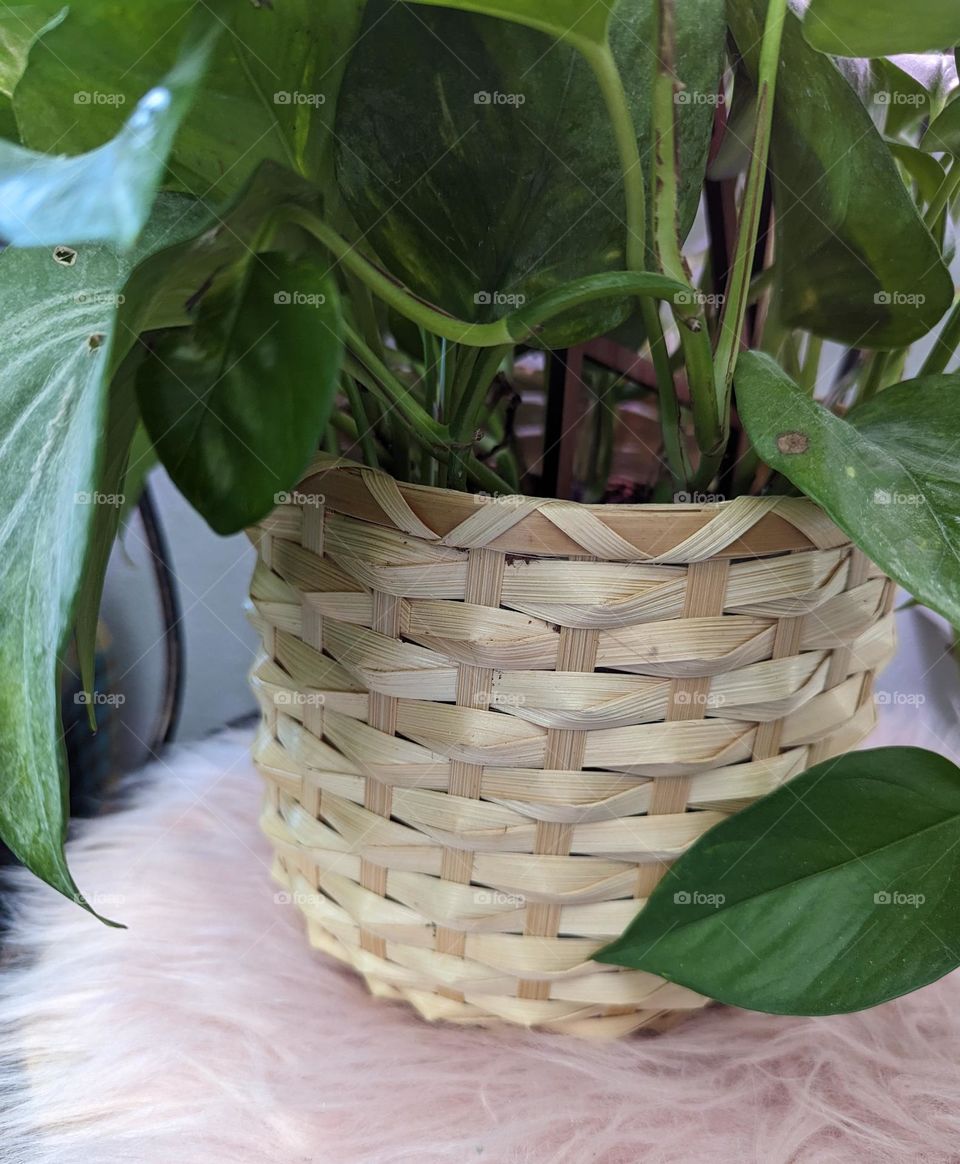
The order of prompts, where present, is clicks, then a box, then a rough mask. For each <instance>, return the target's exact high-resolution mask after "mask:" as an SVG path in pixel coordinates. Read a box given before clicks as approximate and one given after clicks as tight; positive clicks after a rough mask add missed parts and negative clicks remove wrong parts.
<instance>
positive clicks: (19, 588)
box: [0, 198, 182, 897]
mask: <svg viewBox="0 0 960 1164" xmlns="http://www.w3.org/2000/svg"><path fill="white" fill-rule="evenodd" d="M181 217H182V205H181V201H180V200H179V199H175V200H172V201H171V200H167V199H163V198H162V199H161V200H159V201H158V203H157V206H156V209H155V211H154V215H153V217H152V218H151V220H150V222H149V224H148V226H147V228H146V230H145V231H144V234H143V237H142V239H141V241H140V243H139V244H138V247H137V250H136V251H135V252H134V253H133V254H131V255H129V256H119V255H118V254H117V253H116V252H115V251H113V250H112V249H110V248H109V247H106V246H89V247H80V248H78V250H77V252H76V253H75V255H74V257H73V261H72V262H71V263H69V264H66V263H64V262H62V261H57V260H56V259H55V258H54V253H53V248H48V247H44V248H41V249H30V250H21V249H18V248H13V247H9V248H7V249H6V250H5V251H3V253H2V254H0V313H2V316H3V319H4V329H3V336H2V339H0V360H2V364H3V367H4V382H3V392H2V394H0V464H2V467H3V468H2V474H0V491H2V498H0V512H2V513H3V519H2V522H0V607H2V609H3V612H4V616H3V619H2V620H0V836H2V838H3V840H4V841H5V842H6V843H7V845H9V847H10V848H11V849H12V850H13V852H14V853H16V854H17V856H18V857H19V858H20V859H21V860H22V861H23V862H24V863H25V864H26V865H28V866H29V868H31V869H32V870H33V871H34V873H36V874H37V875H38V876H40V877H42V878H43V879H44V880H45V881H47V882H49V883H50V884H51V885H53V886H54V887H55V888H56V889H59V890H60V892H61V893H64V894H67V895H68V896H70V897H73V896H75V894H76V892H77V891H76V887H75V885H74V883H73V880H72V878H71V876H70V873H69V872H68V870H67V866H66V863H65V860H64V856H63V838H64V833H65V829H66V817H67V806H66V805H67V802H66V787H65V775H64V769H63V764H62V754H61V752H62V749H61V745H60V740H59V731H58V725H59V706H58V693H57V692H58V684H57V680H58V670H59V667H58V660H57V653H58V650H59V648H60V646H61V645H62V644H63V642H64V640H65V638H66V635H67V632H68V630H69V627H70V625H71V618H72V612H73V605H74V596H75V594H76V591H77V585H78V578H79V575H80V570H81V567H82V564H83V560H84V556H85V553H86V547H87V540H88V536H89V532H90V528H91V524H92V522H93V514H94V511H95V510H96V508H97V504H98V503H99V502H101V501H102V502H103V503H104V504H109V499H103V498H101V497H99V496H98V482H99V478H98V473H97V462H98V449H99V442H100V433H101V430H102V425H103V421H104V409H105V395H106V393H105V387H106V382H107V376H106V372H107V369H108V366H109V362H110V349H111V344H112V342H113V335H114V329H115V317H116V308H117V296H118V294H119V293H120V289H121V288H122V286H123V283H124V280H125V279H126V277H127V274H128V271H129V268H130V266H131V264H132V263H133V262H135V261H136V260H137V259H138V258H141V257H142V256H143V255H144V254H145V253H147V251H148V250H149V249H150V248H151V247H155V246H160V245H163V244H164V243H165V242H168V241H171V240H172V238H173V237H175V231H176V229H177V223H178V221H179V220H180V218H181Z"/></svg>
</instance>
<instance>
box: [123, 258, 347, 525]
mask: <svg viewBox="0 0 960 1164" xmlns="http://www.w3.org/2000/svg"><path fill="white" fill-rule="evenodd" d="M150 348H151V351H150V354H149V356H148V358H147V359H146V360H145V361H144V363H143V365H142V367H141V368H140V371H139V373H138V377H137V392H138V396H139V400H140V411H141V415H142V416H143V421H144V424H145V425H146V427H147V431H148V433H149V434H150V437H151V438H152V440H153V443H154V445H155V447H156V450H157V453H158V455H159V457H160V459H161V461H162V462H163V464H164V465H165V466H166V469H167V471H168V473H169V474H170V476H171V477H172V478H173V480H174V482H175V483H176V485H177V486H178V488H179V489H180V490H181V492H182V493H183V494H184V496H185V497H186V498H187V500H188V501H190V503H191V504H192V505H193V506H194V507H195V508H196V509H197V510H198V511H199V512H200V513H201V514H202V515H203V517H205V518H206V520H207V521H208V522H209V523H210V525H211V526H212V527H213V529H215V530H216V531H217V532H218V533H223V534H226V533H234V532H236V531H237V530H240V529H243V528H244V527H246V526H248V525H251V524H253V523H254V522H255V521H258V520H259V519H260V518H262V517H264V516H265V515H266V514H267V513H268V512H269V511H270V510H271V509H272V508H273V507H274V506H275V505H276V504H277V495H278V494H279V493H282V492H284V491H286V490H289V489H291V488H292V487H293V486H294V485H295V484H296V482H297V480H298V477H299V474H300V473H301V472H302V470H303V469H304V468H305V466H306V464H307V462H308V460H309V459H310V456H311V454H312V453H314V452H315V451H316V448H317V445H318V442H319V440H320V438H321V436H322V435H323V431H324V427H325V425H326V422H327V418H328V416H329V413H330V409H331V406H332V404H333V399H334V396H335V394H336V387H337V377H338V375H339V370H340V359H341V340H340V321H339V312H338V306H337V296H336V289H335V286H334V284H333V281H332V280H331V279H330V278H329V277H327V276H325V275H324V274H323V273H322V267H321V266H319V265H318V264H317V263H316V262H315V261H310V262H306V261H302V260H291V259H288V258H286V257H285V256H284V255H282V254H279V253H274V252H271V253H268V254H261V255H257V256H255V257H253V258H251V259H249V260H247V261H241V262H238V263H236V264H234V265H233V266H232V267H230V268H228V269H227V270H225V271H223V272H222V273H221V274H220V275H219V276H218V277H217V279H216V280H215V281H214V283H213V284H212V286H211V287H210V288H209V289H208V290H207V291H206V292H205V293H204V295H203V297H202V298H201V300H200V304H199V307H198V308H197V311H196V322H195V323H194V325H193V326H192V327H189V328H179V329H175V330H173V331H170V332H167V333H163V334H161V335H159V336H156V337H154V338H153V339H152V340H151V342H150Z"/></svg>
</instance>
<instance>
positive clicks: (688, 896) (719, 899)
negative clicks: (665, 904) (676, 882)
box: [673, 889, 727, 909]
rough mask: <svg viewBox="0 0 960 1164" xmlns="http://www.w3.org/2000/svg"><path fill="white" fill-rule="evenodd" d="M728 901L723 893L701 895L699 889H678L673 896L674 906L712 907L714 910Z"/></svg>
mask: <svg viewBox="0 0 960 1164" xmlns="http://www.w3.org/2000/svg"><path fill="white" fill-rule="evenodd" d="M726 900H727V899H726V897H725V896H724V895H723V894H722V893H701V892H700V890H699V889H678V890H677V892H676V893H675V894H674V895H673V904H674V905H711V906H713V908H714V909H719V908H720V906H721V905H723V903H724V902H725V901H726Z"/></svg>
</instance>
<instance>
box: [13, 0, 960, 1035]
mask: <svg viewBox="0 0 960 1164" xmlns="http://www.w3.org/2000/svg"><path fill="white" fill-rule="evenodd" d="M958 41H960V10H958V9H957V6H956V3H955V0H916V2H915V3H913V4H910V5H903V4H902V3H901V2H900V0H883V2H882V3H881V2H880V0H877V2H876V3H873V4H871V5H869V6H865V5H864V4H863V3H862V0H812V3H811V4H810V6H809V8H808V9H807V10H806V11H803V12H801V11H795V10H794V9H792V8H790V7H789V6H788V3H787V0H726V2H724V0H682V2H677V0H411V2H409V3H399V2H395V0H367V2H366V3H365V2H364V0H324V2H323V3H319V0H206V2H199V3H192V2H190V0H151V3H146V2H145V0H136V2H133V3H128V4H126V5H123V6H120V5H117V4H113V3H109V2H108V0H84V3H83V4H79V3H77V4H73V5H71V6H69V7H68V8H64V7H62V6H61V4H59V3H46V2H43V0H40V2H37V3H32V4H29V5H26V6H23V7H18V8H12V9H11V8H6V9H4V10H3V14H2V15H0V128H2V132H3V134H4V136H5V138H6V140H5V141H4V142H2V143H0V236H2V238H3V240H4V241H5V242H6V243H7V244H8V245H7V246H6V248H5V249H4V250H3V252H2V254H0V302H2V306H3V318H4V328H3V331H2V333H0V353H2V357H3V366H4V372H3V382H2V390H0V447H2V451H3V460H2V469H0V490H2V499H3V505H2V514H0V550H2V552H0V596H2V601H3V607H4V618H3V623H2V627H0V836H2V838H3V839H4V840H5V841H6V842H7V844H8V845H9V846H10V847H11V848H12V849H13V850H14V851H15V852H16V853H17V854H18V855H19V857H20V858H21V859H22V860H23V861H24V862H25V863H26V864H27V865H28V866H29V867H30V868H31V869H32V870H33V871H34V872H35V873H36V874H38V875H39V876H40V877H42V878H44V879H45V880H46V881H48V882H49V883H50V884H51V885H53V886H55V887H56V888H57V889H59V890H60V891H62V892H63V893H65V894H68V895H70V896H72V897H75V898H76V899H77V900H78V901H80V902H83V898H82V897H81V895H80V894H79V892H78V891H77V889H76V887H75V885H74V883H73V880H72V878H71V876H70V873H69V871H68V868H67V865H66V862H65V859H64V854H63V839H64V834H65V826H66V809H65V805H66V797H65V788H64V779H65V778H64V774H63V764H62V756H61V747H60V742H59V733H58V714H57V701H56V681H57V674H58V666H59V664H58V657H59V652H60V650H61V648H62V646H63V644H64V642H65V640H66V638H67V637H68V636H70V635H75V636H76V639H77V642H78V645H79V648H80V657H81V659H82V660H83V665H84V667H85V672H86V675H85V678H87V681H88V682H92V680H90V679H89V675H90V672H91V670H92V666H91V659H92V647H93V638H94V630H95V623H96V618H97V612H98V604H99V598H100V590H101V586H102V581H103V576H104V572H105V568H106V561H107V556H108V553H109V550H110V546H111V544H112V541H113V539H114V536H115V534H116V530H117V522H118V512H119V510H118V507H117V506H116V505H112V504H110V503H109V501H110V499H111V498H117V497H119V496H121V495H123V494H124V492H125V490H130V489H132V488H134V482H135V480H137V479H138V478H139V477H141V476H142V473H143V468H144V465H145V463H148V462H149V457H150V456H153V455H155V456H156V457H157V458H159V460H160V461H161V462H162V463H163V465H164V466H165V467H166V469H167V470H168V472H169V474H170V476H171V477H172V478H173V480H174V481H175V482H176V484H177V485H178V486H179V488H180V489H181V491H182V492H183V494H184V495H185V496H186V498H187V499H188V500H189V501H190V502H191V503H192V504H193V505H194V506H195V507H196V509H197V510H198V511H199V512H200V513H201V514H202V515H203V516H204V517H205V518H206V520H207V521H208V522H209V524H210V525H211V526H212V527H213V529H214V530H216V531H218V532H219V533H230V532H233V531H237V530H240V529H243V528H244V527H246V526H249V525H250V524H252V523H254V522H256V521H257V520H259V519H260V518H262V517H263V516H264V515H265V514H266V513H267V512H269V510H270V509H271V508H272V507H273V505H274V504H275V500H276V498H277V495H278V494H279V493H282V492H283V491H284V490H289V489H291V488H292V487H293V486H294V485H295V483H296V481H297V478H298V474H299V473H301V472H302V470H303V469H304V467H305V465H306V463H307V461H308V460H309V458H310V456H311V455H312V453H313V452H314V451H315V450H316V449H317V448H318V447H324V448H328V449H330V450H331V451H336V450H341V449H344V448H349V449H351V450H352V451H353V455H354V456H361V457H362V458H363V459H364V460H365V461H366V462H367V463H369V464H371V465H375V466H380V467H382V468H384V469H386V470H388V471H390V472H392V473H393V474H394V475H396V476H397V477H399V478H401V479H405V480H416V481H425V482H430V483H435V484H441V485H447V486H450V487H453V488H459V489H474V490H477V489H479V490H484V491H493V492H497V493H510V492H515V491H517V490H518V489H520V488H521V487H522V486H523V485H524V484H526V483H527V482H526V480H525V479H524V477H523V473H522V466H521V465H520V463H519V460H518V456H517V452H516V447H515V443H514V442H513V441H512V440H511V424H510V415H509V413H510V409H511V408H512V407H514V406H515V401H513V402H512V403H511V400H512V395H513V394H512V393H511V391H510V390H509V383H510V378H511V375H512V369H513V367H514V361H515V359H516V357H517V355H518V353H520V352H527V353H529V352H542V353H545V357H544V358H545V359H546V362H547V365H548V367H549V366H550V364H551V362H552V361H553V360H555V359H557V358H558V353H562V351H563V350H565V349H569V348H570V347H571V346H573V345H578V344H583V343H585V342H586V341H589V340H593V339H595V338H596V337H601V336H609V335H611V334H617V335H619V336H621V337H623V336H627V337H629V339H628V340H625V341H624V342H629V343H631V344H632V345H633V347H634V349H635V350H642V351H643V352H645V353H646V354H647V356H648V358H649V362H650V364H651V365H652V368H653V382H654V385H655V391H656V393H657V396H658V401H659V425H660V429H661V437H662V452H663V457H662V465H658V468H657V471H656V475H657V485H656V490H655V495H656V496H658V497H664V496H666V497H669V496H671V495H676V494H678V493H681V494H682V493H686V492H689V491H710V490H714V491H718V492H720V491H722V492H724V493H725V494H726V495H728V496H729V495H732V494H733V493H735V492H737V491H740V492H749V491H758V490H760V489H768V490H770V489H779V490H790V489H792V490H799V491H802V492H803V493H805V494H807V495H808V496H809V497H811V498H812V499H813V500H814V501H816V502H817V503H819V504H820V505H821V506H822V507H823V508H824V509H825V510H826V511H827V513H828V514H830V516H831V517H832V518H833V519H834V520H835V521H836V522H837V524H838V525H839V526H840V527H841V528H842V529H843V530H844V531H846V533H847V534H848V535H849V536H850V537H851V538H852V539H853V541H854V542H855V543H856V544H857V545H859V546H860V547H862V549H863V550H864V551H865V552H866V553H867V554H868V555H870V557H871V558H873V560H874V561H876V562H877V563H878V564H879V565H880V566H881V567H882V568H883V569H884V570H886V571H887V572H888V573H889V574H890V575H891V576H892V577H893V578H894V579H896V580H897V581H898V582H899V583H901V584H902V585H903V586H904V587H906V588H907V589H908V590H909V591H910V592H911V593H912V594H913V595H915V596H916V598H917V599H918V600H919V601H920V602H923V603H926V604H927V605H928V606H930V607H931V608H932V609H933V610H936V611H938V612H939V613H941V614H942V615H944V616H946V618H947V619H948V620H950V621H951V622H952V623H953V624H955V625H957V624H960V522H958V514H960V469H958V464H960V462H958V457H957V448H958V440H960V376H958V375H957V374H950V373H949V372H948V371H947V369H948V367H949V365H950V361H951V359H952V356H953V353H954V350H955V348H956V347H957V346H958V342H960V305H957V304H955V303H954V286H953V282H952V280H951V277H950V274H949V272H948V266H947V264H948V262H949V259H950V257H951V252H950V239H951V233H950V218H951V212H952V209H955V208H956V205H957V196H958V190H960V160H958V158H960V99H957V98H956V96H955V95H954V96H953V97H951V91H950V79H951V78H953V77H955V73H954V72H953V70H952V61H950V60H949V58H948V57H947V56H946V55H945V50H948V49H950V48H951V47H952V46H953V45H955V44H956V43H957V42H958ZM904 52H916V53H931V52H933V53H935V55H933V56H928V57H926V58H924V60H925V62H926V66H927V67H926V71H925V73H924V74H923V75H924V78H925V80H924V81H921V80H918V79H917V77H916V72H917V70H916V69H913V70H911V69H910V68H908V67H906V66H905V64H904V62H903V61H902V60H901V59H900V58H896V60H892V59H891V56H893V55H895V54H901V53H904ZM839 58H856V60H855V61H853V62H849V61H848V62H844V61H842V60H840V59H839ZM948 66H950V67H948ZM708 164H709V165H710V166H711V174H713V175H714V177H717V175H719V179H718V181H719V180H720V179H722V180H723V182H722V184H723V190H724V199H725V201H724V203H723V207H722V209H723V210H724V212H725V215H726V221H727V229H728V233H729V235H730V238H731V244H730V246H729V247H728V248H726V252H724V250H723V248H722V247H718V246H717V245H716V239H715V238H714V239H713V240H712V242H711V245H710V246H709V247H707V246H705V245H702V244H694V243H691V242H690V241H689V237H690V231H691V227H692V225H693V224H694V220H695V219H696V217H697V214H698V208H700V207H701V205H702V203H703V201H704V197H703V196H704V190H705V188H706V189H707V190H708V191H709V190H710V189H714V192H715V188H716V185H717V183H716V182H713V180H712V179H710V180H708V177H707V168H708ZM711 183H713V184H712V185H711ZM707 217H708V218H710V220H711V222H713V216H710V215H708V216H707ZM731 228H733V229H731ZM941 321H943V323H942V327H941V330H940V331H939V333H938V336H937V338H936V340H935V342H934V343H933V346H932V347H931V348H930V350H929V354H927V355H926V357H925V359H924V360H923V364H922V367H920V369H919V374H918V375H917V376H916V377H915V378H912V379H909V380H906V381H904V382H901V381H902V380H903V376H904V374H905V373H904V369H905V365H906V361H907V357H908V353H909V351H910V348H911V345H913V344H915V343H916V342H917V341H919V340H921V339H922V338H923V337H924V336H926V335H927V334H928V333H929V332H931V330H932V329H933V328H934V327H935V326H936V325H937V324H938V323H941ZM825 341H830V342H831V343H833V344H839V345H841V348H840V349H839V351H840V356H839V357H838V358H836V359H834V357H833V354H832V353H833V351H834V350H835V349H832V348H830V347H824V344H825ZM827 352H830V353H831V356H830V358H829V359H828V358H827V355H826V353H827ZM831 366H836V367H838V368H839V369H840V373H839V374H831ZM504 383H506V384H507V385H508V390H506V391H502V390H498V388H497V386H498V385H500V387H501V388H502V386H503V384H504ZM678 385H684V386H685V391H684V392H683V393H681V392H680V391H679V390H678ZM734 404H735V406H736V415H738V417H739V425H741V426H742V428H743V429H745V432H746V436H747V440H746V443H744V442H743V437H742V433H738V431H737V426H736V425H734V424H733V423H732V420H731V417H732V416H733V415H734ZM738 440H739V441H740V442H741V443H740V444H739V445H738V444H737V443H736V442H737V441H738ZM148 450H152V452H149V451H148ZM721 486H722V489H721ZM900 498H907V499H909V500H910V504H898V503H897V501H898V499H900ZM91 500H92V501H93V502H94V504H89V502H90V501H91ZM98 500H100V501H103V502H105V503H102V504H97V503H96V502H97V501H98ZM888 502H889V503H888ZM91 703H92V701H91ZM788 826H789V827H788ZM958 852H960V772H958V771H957V769H956V768H955V767H954V766H953V765H952V764H951V763H950V762H948V761H947V760H945V759H943V758H941V757H939V756H937V755H935V754H933V753H930V752H925V751H920V750H916V749H881V750H875V751H872V752H863V753H858V754H853V755H849V756H847V757H845V758H842V759H840V760H839V761H831V762H830V763H829V764H828V765H820V766H818V767H816V768H813V769H811V770H810V771H808V772H806V773H805V774H803V775H801V776H800V777H798V778H797V779H796V780H794V781H792V782H791V783H790V784H788V785H786V786H784V787H783V788H781V789H779V790H778V791H776V792H774V793H773V794H772V795H770V796H768V797H766V798H765V799H763V800H761V801H760V802H758V803H757V804H756V805H754V806H753V807H752V808H749V809H747V810H745V811H744V812H742V813H740V814H738V815H736V816H735V817H733V818H731V819H730V820H729V821H727V822H725V823H723V824H721V825H720V826H718V827H717V828H716V829H714V830H713V831H712V832H710V833H709V834H707V835H706V836H705V837H704V838H703V839H702V840H701V841H700V842H699V843H698V844H696V845H695V846H694V847H693V848H692V849H691V850H690V851H689V853H688V854H687V855H686V856H685V857H684V858H683V859H682V860H681V861H679V862H678V863H677V864H676V865H675V866H673V868H672V869H671V870H670V872H669V873H668V874H667V876H666V877H665V878H664V880H663V882H662V884H661V886H660V888H658V890H657V891H656V892H655V893H654V894H653V896H652V897H651V899H650V901H649V903H648V904H647V906H646V908H645V909H644V910H643V911H642V912H641V914H640V915H639V917H638V919H637V920H636V922H635V923H634V924H633V925H632V926H631V927H630V929H629V930H628V931H627V933H626V934H625V935H624V936H623V937H622V938H621V939H620V940H619V941H617V942H616V943H614V944H613V945H612V946H610V947H608V948H606V949H605V950H604V951H602V952H601V953H600V954H598V957H599V958H600V959H601V960H604V961H612V962H616V963H620V964H624V965H629V966H635V967H641V968H643V969H646V970H650V971H653V972H656V973H658V974H662V975H664V976H666V977H667V978H671V979H675V980H677V981H680V982H682V983H684V984H686V985H688V986H691V987H693V988H694V989H696V990H699V991H702V992H703V993H705V994H709V995H711V996H713V997H715V998H719V999H721V1000H724V1001H728V1002H734V1003H738V1004H740V1005H744V1006H748V1007H753V1008H757V1009H762V1010H771V1011H787V1012H800V1013H824V1012H831V1011H841V1010H850V1009H856V1008H860V1007H864V1006H869V1005H872V1004H874V1003H876V1002H879V1001H882V1000H883V999H885V998H888V997H892V996H894V995H897V994H900V993H903V992H905V991H907V990H910V989H913V988H915V987H916V986H918V985H920V984H922V983H923V982H925V981H929V980H931V979H933V978H935V977H937V976H939V975H940V974H942V973H944V972H946V971H947V970H948V969H950V968H952V967H953V966H954V965H956V964H957V963H958V962H960V953H958V952H957V951H960V912H958V911H957V910H956V909H955V908H954V886H955V883H956V880H957V877H958V875H960V864H958V859H957V853H958ZM921 902H922V903H923V907H922V908H919V906H918V903H921Z"/></svg>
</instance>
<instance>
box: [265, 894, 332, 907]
mask: <svg viewBox="0 0 960 1164" xmlns="http://www.w3.org/2000/svg"><path fill="white" fill-rule="evenodd" d="M273 900H274V902H276V904H277V905H299V906H300V907H301V909H302V908H303V907H304V906H311V905H312V906H318V905H322V904H323V894H322V893H304V892H303V891H302V890H299V889H282V890H281V891H280V892H279V893H275V894H274V895H273Z"/></svg>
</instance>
